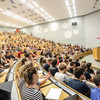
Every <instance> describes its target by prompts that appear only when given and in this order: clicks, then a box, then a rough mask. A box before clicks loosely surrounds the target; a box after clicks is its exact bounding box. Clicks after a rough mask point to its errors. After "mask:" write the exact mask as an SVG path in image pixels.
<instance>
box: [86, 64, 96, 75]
mask: <svg viewBox="0 0 100 100" xmlns="http://www.w3.org/2000/svg"><path fill="white" fill-rule="evenodd" d="M86 65H87V71H88V72H89V73H90V74H94V75H95V73H94V70H93V69H92V67H91V66H92V64H91V63H87V64H86Z"/></svg>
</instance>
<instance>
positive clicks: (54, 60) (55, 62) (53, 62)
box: [52, 59, 57, 67]
mask: <svg viewBox="0 0 100 100" xmlns="http://www.w3.org/2000/svg"><path fill="white" fill-rule="evenodd" d="M56 65H57V59H53V60H52V66H53V67H56Z"/></svg>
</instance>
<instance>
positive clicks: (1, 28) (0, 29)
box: [0, 27, 16, 32]
mask: <svg viewBox="0 0 100 100" xmlns="http://www.w3.org/2000/svg"><path fill="white" fill-rule="evenodd" d="M5 30H6V31H11V32H14V31H16V29H15V28H6V27H0V31H5Z"/></svg>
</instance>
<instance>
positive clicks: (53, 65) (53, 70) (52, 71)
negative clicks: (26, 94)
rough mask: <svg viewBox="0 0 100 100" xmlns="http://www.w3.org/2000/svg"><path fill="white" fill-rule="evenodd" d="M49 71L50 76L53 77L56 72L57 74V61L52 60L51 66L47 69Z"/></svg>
mask: <svg viewBox="0 0 100 100" xmlns="http://www.w3.org/2000/svg"><path fill="white" fill-rule="evenodd" d="M49 71H50V73H51V75H52V76H54V75H55V73H56V72H59V71H58V68H57V60H56V59H53V60H52V65H51V66H50V67H49Z"/></svg>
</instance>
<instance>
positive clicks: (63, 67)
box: [55, 63, 68, 84]
mask: <svg viewBox="0 0 100 100" xmlns="http://www.w3.org/2000/svg"><path fill="white" fill-rule="evenodd" d="M55 78H57V79H58V80H59V81H61V82H63V83H65V84H67V80H68V77H67V75H66V64H65V63H61V64H60V65H59V72H56V73H55Z"/></svg>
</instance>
